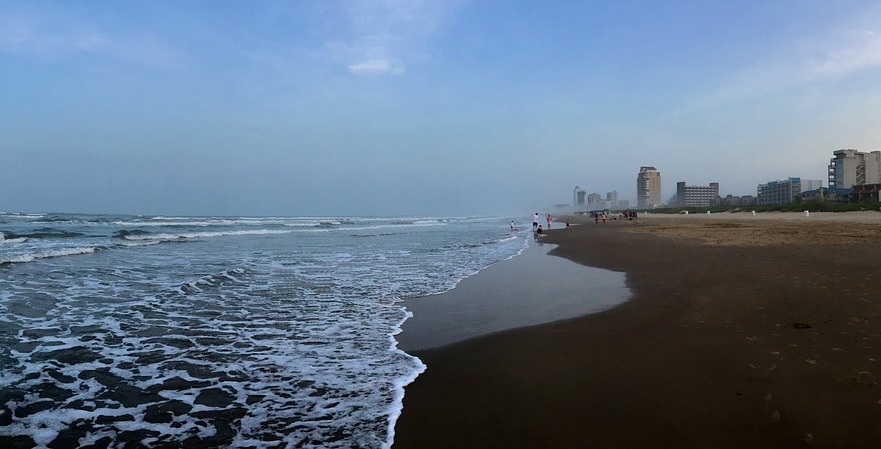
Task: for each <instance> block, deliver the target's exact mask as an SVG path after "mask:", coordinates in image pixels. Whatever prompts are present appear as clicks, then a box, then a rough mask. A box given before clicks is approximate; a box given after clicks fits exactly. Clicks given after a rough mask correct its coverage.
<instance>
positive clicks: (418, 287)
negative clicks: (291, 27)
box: [0, 213, 530, 448]
mask: <svg viewBox="0 0 881 449" xmlns="http://www.w3.org/2000/svg"><path fill="white" fill-rule="evenodd" d="M527 219H528V217H527ZM510 220H511V218H510V217H498V218H486V217H177V216H175V217H168V216H166V217H163V216H115V215H71V214H16V213H0V447H23V448H27V447H36V448H66V447H84V448H123V447H126V448H128V447H141V446H144V447H231V448H387V447H390V446H391V444H392V442H393V439H394V424H395V421H396V420H397V418H398V416H399V414H400V413H401V404H402V399H403V394H404V393H403V387H404V385H406V384H408V383H409V382H411V381H412V380H413V379H415V378H416V377H417V376H418V375H419V374H420V373H421V372H422V371H423V370H424V369H425V366H424V365H423V364H422V362H421V361H420V360H419V359H417V358H416V357H414V356H412V355H409V354H407V353H404V352H403V351H401V350H399V349H397V347H396V345H397V343H396V341H395V339H394V335H395V334H396V333H398V332H399V331H400V326H401V324H402V323H403V322H404V321H405V320H406V319H407V317H408V312H407V311H406V310H405V309H404V307H403V305H402V300H403V299H405V298H411V297H416V296H425V295H432V294H437V293H442V292H444V291H447V290H449V289H451V288H453V287H454V286H455V285H456V284H457V283H458V282H459V281H460V280H462V279H464V278H466V277H468V276H470V275H473V274H475V273H476V272H478V271H480V270H481V269H483V268H486V267H488V266H490V265H492V264H495V263H497V262H499V261H502V260H505V259H508V258H511V257H513V256H514V255H516V254H518V253H519V252H520V251H522V250H523V249H524V248H525V247H526V246H527V242H528V239H529V238H530V237H529V235H530V233H529V232H528V229H527V226H526V225H528V223H523V224H524V226H521V228H522V229H523V231H518V232H511V231H510V230H509V222H510Z"/></svg>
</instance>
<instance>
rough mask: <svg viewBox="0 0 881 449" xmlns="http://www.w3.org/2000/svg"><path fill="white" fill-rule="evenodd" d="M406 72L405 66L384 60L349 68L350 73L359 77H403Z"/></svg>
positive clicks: (369, 61) (371, 61)
mask: <svg viewBox="0 0 881 449" xmlns="http://www.w3.org/2000/svg"><path fill="white" fill-rule="evenodd" d="M404 70H405V67H404V65H403V64H392V63H391V62H389V61H387V60H384V59H371V60H367V61H363V62H359V63H357V64H352V65H350V66H349V71H351V72H352V73H355V74H358V75H382V74H391V75H401V74H403V73H404Z"/></svg>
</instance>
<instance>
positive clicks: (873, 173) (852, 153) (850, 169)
mask: <svg viewBox="0 0 881 449" xmlns="http://www.w3.org/2000/svg"><path fill="white" fill-rule="evenodd" d="M832 154H833V157H832V159H831V160H830V161H829V187H830V188H832V187H838V188H845V189H849V188H851V187H853V186H861V185H864V184H878V183H881V151H872V152H871V153H862V152H859V151H857V150H838V151H835V152H833V153H832Z"/></svg>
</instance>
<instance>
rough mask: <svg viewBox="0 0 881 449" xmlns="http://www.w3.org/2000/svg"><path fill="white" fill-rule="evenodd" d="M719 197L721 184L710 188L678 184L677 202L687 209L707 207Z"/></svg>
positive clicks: (709, 186)
mask: <svg viewBox="0 0 881 449" xmlns="http://www.w3.org/2000/svg"><path fill="white" fill-rule="evenodd" d="M718 197H719V183H718V182H711V183H710V185H708V186H687V185H685V182H684V181H681V182H677V183H676V202H677V203H679V205H680V206H685V207H707V206H711V205H713V204H715V202H716V198H718Z"/></svg>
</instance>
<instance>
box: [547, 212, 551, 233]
mask: <svg viewBox="0 0 881 449" xmlns="http://www.w3.org/2000/svg"><path fill="white" fill-rule="evenodd" d="M547 220H548V229H551V214H548V218H547Z"/></svg>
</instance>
